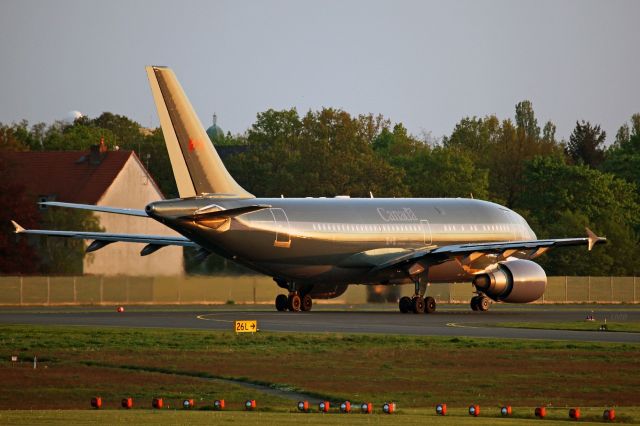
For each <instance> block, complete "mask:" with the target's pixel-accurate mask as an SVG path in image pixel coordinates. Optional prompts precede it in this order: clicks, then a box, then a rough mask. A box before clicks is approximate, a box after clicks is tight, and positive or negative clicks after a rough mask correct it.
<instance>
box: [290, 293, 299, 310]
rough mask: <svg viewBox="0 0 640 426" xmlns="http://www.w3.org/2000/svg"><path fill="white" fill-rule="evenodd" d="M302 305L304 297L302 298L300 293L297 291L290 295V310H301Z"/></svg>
mask: <svg viewBox="0 0 640 426" xmlns="http://www.w3.org/2000/svg"><path fill="white" fill-rule="evenodd" d="M301 307H302V299H300V295H299V294H297V293H293V294H291V295H289V306H288V308H289V310H290V311H291V312H300V308H301Z"/></svg>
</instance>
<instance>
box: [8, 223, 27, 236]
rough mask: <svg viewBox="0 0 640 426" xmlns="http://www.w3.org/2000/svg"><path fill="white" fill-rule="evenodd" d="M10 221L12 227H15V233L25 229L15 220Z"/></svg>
mask: <svg viewBox="0 0 640 426" xmlns="http://www.w3.org/2000/svg"><path fill="white" fill-rule="evenodd" d="M11 223H12V224H13V227H14V228H15V231H14V232H15V233H16V234H20V233H22V232H24V231H25V229H24V228H23V227H22V226H20V225H18V224H17V223H16V222H15V221H13V220H12V221H11Z"/></svg>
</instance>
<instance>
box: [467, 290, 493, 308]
mask: <svg viewBox="0 0 640 426" xmlns="http://www.w3.org/2000/svg"><path fill="white" fill-rule="evenodd" d="M490 306H491V299H489V298H488V297H487V296H485V295H483V294H479V295H477V296H473V297H472V298H471V309H473V310H474V311H482V312H486V311H488V310H489V307H490Z"/></svg>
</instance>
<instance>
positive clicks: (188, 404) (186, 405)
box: [182, 399, 195, 409]
mask: <svg viewBox="0 0 640 426" xmlns="http://www.w3.org/2000/svg"><path fill="white" fill-rule="evenodd" d="M193 406H195V403H194V402H193V399H185V400H184V401H182V408H185V409H189V408H192V407H193Z"/></svg>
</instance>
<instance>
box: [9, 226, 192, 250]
mask: <svg viewBox="0 0 640 426" xmlns="http://www.w3.org/2000/svg"><path fill="white" fill-rule="evenodd" d="M11 223H12V224H13V226H14V228H15V233H16V234H29V235H49V236H54V237H65V238H79V239H82V240H93V242H92V243H91V244H89V247H87V249H86V251H87V252H92V251H96V250H98V249H101V248H103V247H105V246H107V245H109V244H111V243H115V242H119V241H120V242H126V243H143V244H147V245H146V246H145V247H144V248H143V249H142V251H141V252H140V254H141V255H142V256H146V255H148V254H151V253H153V252H155V251H156V250H158V249H160V248H162V247H165V246H182V247H200V246H199V245H198V244H196V243H194V242H193V241H191V240H189V239H188V238H185V237H181V236H175V237H174V236H167V235H144V234H113V233H109V232H80V231H52V230H49V229H24V228H23V227H22V226H20V225H18V224H17V223H16V222H14V221H13V220H12V221H11Z"/></svg>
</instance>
